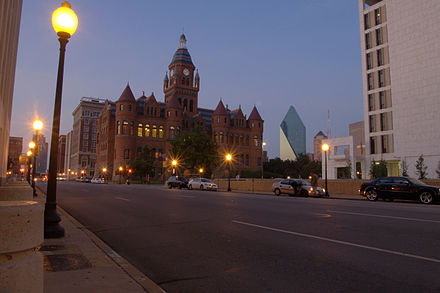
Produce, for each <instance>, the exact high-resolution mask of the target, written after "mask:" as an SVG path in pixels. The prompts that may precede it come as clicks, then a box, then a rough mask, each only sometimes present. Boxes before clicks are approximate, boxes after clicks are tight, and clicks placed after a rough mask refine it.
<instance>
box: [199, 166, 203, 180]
mask: <svg viewBox="0 0 440 293" xmlns="http://www.w3.org/2000/svg"><path fill="white" fill-rule="evenodd" d="M202 174H203V168H200V169H199V176H200V178H202Z"/></svg>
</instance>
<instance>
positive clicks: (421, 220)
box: [327, 210, 440, 224]
mask: <svg viewBox="0 0 440 293" xmlns="http://www.w3.org/2000/svg"><path fill="white" fill-rule="evenodd" d="M327 212H329V213H338V214H347V215H355V216H367V217H378V218H389V219H397V220H408V221H418V222H429V223H437V224H440V221H436V220H427V219H417V218H405V217H394V216H384V215H376V214H364V213H352V212H343V211H332V210H327Z"/></svg>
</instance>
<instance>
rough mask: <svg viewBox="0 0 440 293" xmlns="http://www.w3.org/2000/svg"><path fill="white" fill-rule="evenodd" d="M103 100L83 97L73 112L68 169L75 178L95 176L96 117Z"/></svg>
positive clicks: (102, 106)
mask: <svg viewBox="0 0 440 293" xmlns="http://www.w3.org/2000/svg"><path fill="white" fill-rule="evenodd" d="M104 103H105V100H103V99H96V98H89V97H84V98H81V100H80V103H79V105H78V106H77V107H76V108H75V110H73V113H72V115H73V132H72V136H71V138H72V140H71V149H70V169H71V170H72V171H73V172H75V173H76V175H77V176H87V177H93V176H94V175H95V163H96V142H97V137H98V116H99V115H101V112H102V110H103V109H104Z"/></svg>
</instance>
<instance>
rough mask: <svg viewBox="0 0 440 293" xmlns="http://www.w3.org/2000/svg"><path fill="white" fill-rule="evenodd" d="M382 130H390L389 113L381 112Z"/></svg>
mask: <svg viewBox="0 0 440 293" xmlns="http://www.w3.org/2000/svg"><path fill="white" fill-rule="evenodd" d="M380 130H381V131H386V130H388V123H387V114H386V113H381V114H380Z"/></svg>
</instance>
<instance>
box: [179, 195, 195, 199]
mask: <svg viewBox="0 0 440 293" xmlns="http://www.w3.org/2000/svg"><path fill="white" fill-rule="evenodd" d="M179 197H187V198H194V197H195V196H194V195H179Z"/></svg>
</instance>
